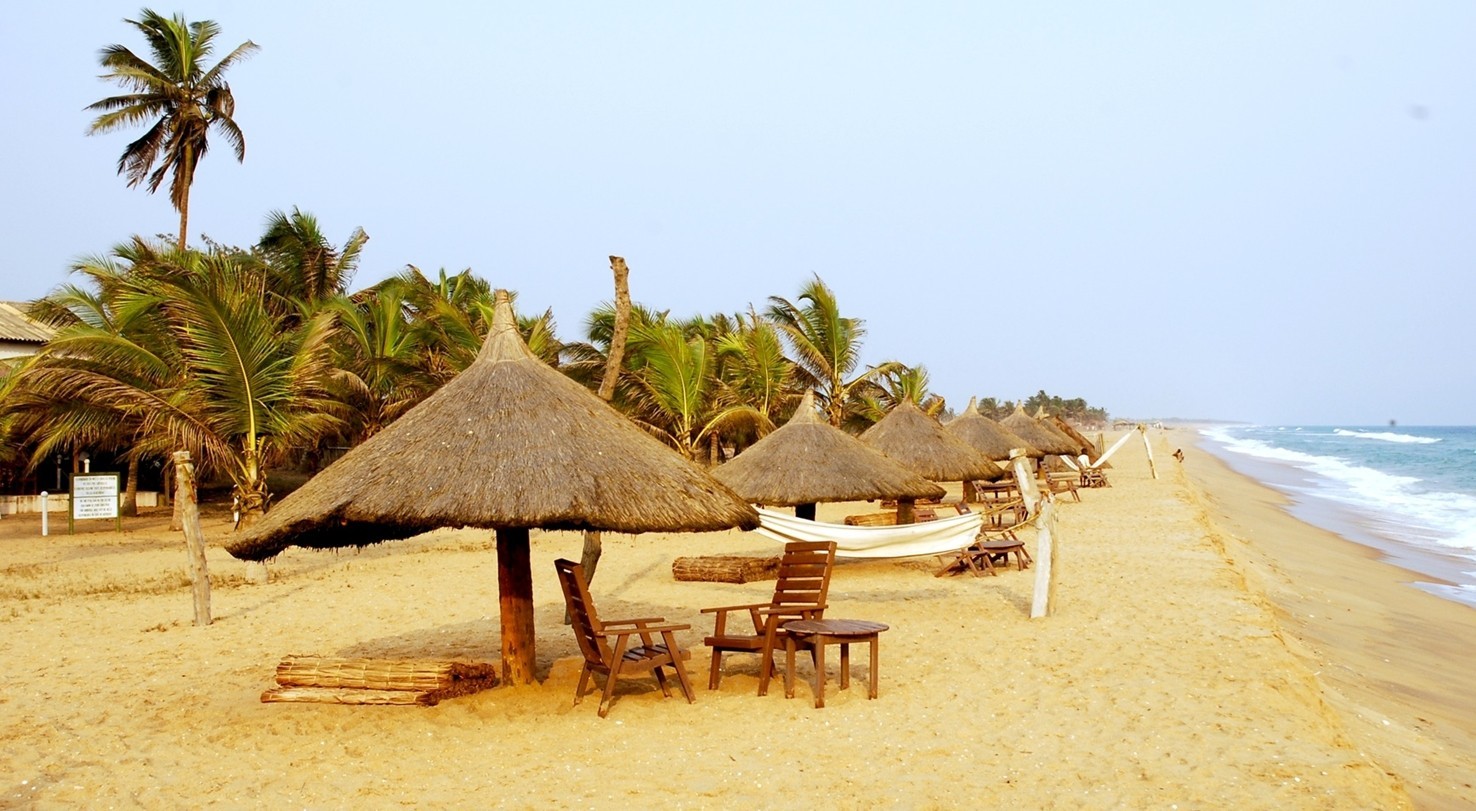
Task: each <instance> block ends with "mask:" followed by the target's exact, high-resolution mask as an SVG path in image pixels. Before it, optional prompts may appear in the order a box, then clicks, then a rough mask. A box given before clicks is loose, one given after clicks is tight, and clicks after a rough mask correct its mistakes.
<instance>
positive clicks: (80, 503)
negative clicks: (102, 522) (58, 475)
mask: <svg viewBox="0 0 1476 811" xmlns="http://www.w3.org/2000/svg"><path fill="white" fill-rule="evenodd" d="M117 517H118V474H116V473H94V474H88V475H81V474H79V475H76V476H73V477H72V518H73V519H74V520H75V519H78V518H117Z"/></svg>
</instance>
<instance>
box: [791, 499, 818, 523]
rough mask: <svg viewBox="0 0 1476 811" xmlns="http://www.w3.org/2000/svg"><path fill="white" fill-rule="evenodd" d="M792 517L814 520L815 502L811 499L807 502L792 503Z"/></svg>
mask: <svg viewBox="0 0 1476 811" xmlns="http://www.w3.org/2000/svg"><path fill="white" fill-rule="evenodd" d="M794 517H795V518H803V519H805V520H806V521H814V520H815V502H813V501H812V502H810V503H809V504H796V505H794Z"/></svg>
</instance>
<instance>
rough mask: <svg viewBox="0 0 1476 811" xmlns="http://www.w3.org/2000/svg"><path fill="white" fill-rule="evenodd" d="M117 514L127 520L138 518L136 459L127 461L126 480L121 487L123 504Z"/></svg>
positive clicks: (135, 457) (132, 458)
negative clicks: (127, 518)
mask: <svg viewBox="0 0 1476 811" xmlns="http://www.w3.org/2000/svg"><path fill="white" fill-rule="evenodd" d="M119 512H121V513H122V514H123V515H126V516H128V517H129V518H136V517H138V457H137V456H134V457H131V458H130V459H129V460H128V478H127V481H126V483H125V484H124V485H123V503H122V504H121V505H120V506H119Z"/></svg>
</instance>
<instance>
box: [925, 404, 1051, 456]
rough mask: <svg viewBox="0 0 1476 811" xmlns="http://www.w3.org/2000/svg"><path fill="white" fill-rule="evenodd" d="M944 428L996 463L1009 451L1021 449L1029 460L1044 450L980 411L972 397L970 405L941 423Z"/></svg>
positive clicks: (1008, 453) (1043, 454)
mask: <svg viewBox="0 0 1476 811" xmlns="http://www.w3.org/2000/svg"><path fill="white" fill-rule="evenodd" d="M943 429H944V430H946V431H948V433H950V434H953V435H954V436H956V437H958V438H959V439H961V440H963V441H964V442H966V443H968V444H969V445H970V446H972V447H973V448H974V450H977V451H979V452H980V453H982V454H984V455H985V456H987V457H989V458H990V459H991V460H993V461H995V462H1003V461H1005V460H1007V459H1009V458H1010V451H1011V450H1012V449H1015V448H1020V449H1022V450H1024V451H1025V455H1026V456H1028V457H1030V458H1032V459H1040V458H1042V457H1044V456H1045V452H1043V451H1042V450H1040V449H1039V448H1037V447H1035V446H1034V445H1031V444H1030V443H1029V442H1026V441H1025V439H1024V437H1020V436H1017V435H1016V434H1015V433H1014V432H1012V431H1010V429H1008V428H1006V427H1004V426H1003V425H1000V424H999V423H997V422H995V421H994V420H991V419H989V418H988V417H986V416H984V415H983V414H980V413H979V408H978V405H977V404H976V401H975V400H974V398H972V397H971V398H969V407H968V408H966V409H964V411H963V413H962V414H959V415H958V416H957V417H954V418H953V419H952V420H949V421H948V422H947V423H945V424H944V425H943Z"/></svg>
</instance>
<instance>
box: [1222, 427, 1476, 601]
mask: <svg viewBox="0 0 1476 811" xmlns="http://www.w3.org/2000/svg"><path fill="white" fill-rule="evenodd" d="M1200 434H1201V435H1202V436H1203V437H1204V439H1205V440H1206V441H1205V442H1204V443H1202V447H1204V448H1205V449H1206V450H1208V451H1210V452H1211V453H1213V454H1215V455H1216V456H1218V457H1219V458H1221V459H1222V460H1224V461H1225V463H1226V464H1228V465H1229V466H1230V467H1231V468H1232V469H1234V470H1236V471H1237V472H1239V473H1241V474H1243V475H1246V476H1249V477H1251V478H1253V479H1256V480H1257V481H1260V482H1262V483H1263V484H1266V485H1268V486H1270V487H1272V488H1274V489H1276V490H1279V491H1281V492H1282V493H1285V494H1286V495H1287V496H1289V497H1290V498H1291V500H1292V502H1293V503H1292V505H1291V507H1290V511H1291V513H1292V514H1293V515H1295V516H1296V517H1297V518H1299V519H1301V520H1303V521H1306V522H1307V523H1309V524H1312V525H1314V526H1319V527H1322V528H1323V529H1326V530H1329V531H1331V532H1334V533H1337V534H1338V535H1341V536H1343V537H1344V538H1347V539H1349V540H1352V541H1356V542H1358V543H1361V544H1365V545H1367V546H1370V547H1373V548H1375V549H1377V550H1379V551H1380V552H1382V553H1383V554H1384V555H1385V556H1386V557H1387V558H1388V559H1389V560H1390V561H1391V562H1393V563H1396V564H1398V565H1400V566H1403V567H1405V568H1407V569H1409V570H1411V571H1414V572H1416V573H1418V574H1422V575H1424V576H1426V577H1430V578H1431V580H1430V581H1421V582H1417V583H1415V585H1416V586H1418V587H1419V588H1422V589H1424V590H1426V591H1429V592H1431V593H1432V594H1436V595H1438V596H1441V597H1445V598H1447V599H1451V600H1456V601H1459V602H1462V603H1466V604H1468V605H1471V606H1473V607H1476V427H1471V426H1460V427H1406V426H1398V427H1394V426H1389V427H1372V428H1371V427H1356V426H1347V427H1336V426H1311V425H1298V426H1263V425H1227V426H1215V427H1211V428H1202V429H1200Z"/></svg>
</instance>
